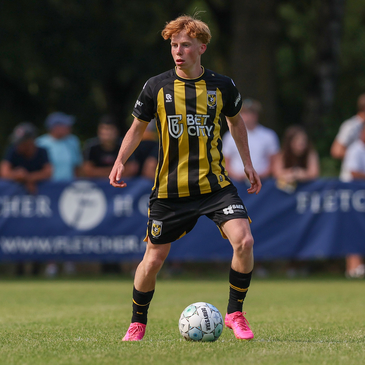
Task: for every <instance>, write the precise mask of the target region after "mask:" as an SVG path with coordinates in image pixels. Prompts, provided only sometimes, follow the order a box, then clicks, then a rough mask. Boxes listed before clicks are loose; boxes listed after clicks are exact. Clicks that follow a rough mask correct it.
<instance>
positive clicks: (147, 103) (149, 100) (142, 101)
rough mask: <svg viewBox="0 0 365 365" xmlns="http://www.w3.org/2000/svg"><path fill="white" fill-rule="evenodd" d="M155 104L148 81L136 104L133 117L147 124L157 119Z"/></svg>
mask: <svg viewBox="0 0 365 365" xmlns="http://www.w3.org/2000/svg"><path fill="white" fill-rule="evenodd" d="M155 112H156V111H155V103H154V99H153V90H152V86H151V82H150V80H148V81H147V82H146V83H145V85H144V86H143V89H142V91H141V93H140V94H139V97H138V99H137V101H136V103H135V104H134V109H133V113H132V115H133V116H134V117H135V118H137V119H140V120H143V121H145V122H150V121H151V120H152V119H153V118H154V117H155Z"/></svg>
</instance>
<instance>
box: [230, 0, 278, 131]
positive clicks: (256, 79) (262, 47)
mask: <svg viewBox="0 0 365 365" xmlns="http://www.w3.org/2000/svg"><path fill="white" fill-rule="evenodd" d="M232 6H233V18H232V22H233V40H232V57H231V68H232V69H231V75H232V77H233V79H234V81H235V82H236V84H237V87H238V89H239V90H240V92H241V94H242V97H243V98H248V97H250V98H254V99H257V100H259V101H260V102H261V103H262V105H263V116H262V118H261V120H262V121H263V123H264V124H265V125H266V126H268V127H270V128H274V129H275V127H276V85H275V47H276V37H277V33H278V32H277V29H278V27H277V24H276V8H277V1H275V0H265V1H251V0H234V1H233V2H232Z"/></svg>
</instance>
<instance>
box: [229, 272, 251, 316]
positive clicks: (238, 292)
mask: <svg viewBox="0 0 365 365" xmlns="http://www.w3.org/2000/svg"><path fill="white" fill-rule="evenodd" d="M251 276H252V271H251V272H250V273H248V274H243V273H240V272H237V271H235V270H233V269H232V268H231V271H230V272H229V286H230V288H229V300H228V307H227V313H228V314H229V313H233V312H237V311H238V312H242V306H243V301H244V300H245V297H246V294H247V290H248V287H249V286H250V281H251Z"/></svg>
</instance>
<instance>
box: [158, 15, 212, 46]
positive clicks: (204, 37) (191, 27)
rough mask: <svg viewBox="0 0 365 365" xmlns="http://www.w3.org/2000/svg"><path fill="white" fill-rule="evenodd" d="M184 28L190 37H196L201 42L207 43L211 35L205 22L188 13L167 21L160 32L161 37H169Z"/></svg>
mask: <svg viewBox="0 0 365 365" xmlns="http://www.w3.org/2000/svg"><path fill="white" fill-rule="evenodd" d="M183 30H185V31H186V33H187V35H188V36H189V37H191V38H197V39H198V40H199V41H200V42H202V43H203V44H208V43H209V41H210V39H211V38H212V35H211V34H210V29H209V27H208V25H207V24H206V23H204V22H203V21H201V20H199V19H195V18H194V17H192V16H190V15H182V16H180V17H178V18H176V19H175V20H171V21H170V22H168V23H167V24H166V26H165V28H164V30H163V31H162V32H161V35H162V37H163V39H165V40H167V39H171V37H172V36H173V35H174V34H178V33H180V32H181V31H183Z"/></svg>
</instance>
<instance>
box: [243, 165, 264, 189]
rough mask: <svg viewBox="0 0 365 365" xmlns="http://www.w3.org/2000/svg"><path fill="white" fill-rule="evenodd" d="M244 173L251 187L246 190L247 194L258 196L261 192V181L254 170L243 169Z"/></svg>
mask: <svg viewBox="0 0 365 365" xmlns="http://www.w3.org/2000/svg"><path fill="white" fill-rule="evenodd" d="M245 173H246V176H247V178H248V181H249V182H250V184H251V186H250V187H249V188H248V189H247V192H248V193H249V194H254V193H256V194H258V193H259V192H260V190H261V186H262V184H261V179H260V177H259V175H258V174H257V172H256V171H255V169H254V168H253V167H252V168H245Z"/></svg>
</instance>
